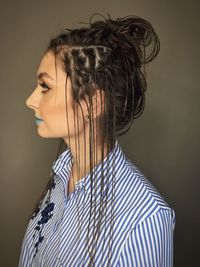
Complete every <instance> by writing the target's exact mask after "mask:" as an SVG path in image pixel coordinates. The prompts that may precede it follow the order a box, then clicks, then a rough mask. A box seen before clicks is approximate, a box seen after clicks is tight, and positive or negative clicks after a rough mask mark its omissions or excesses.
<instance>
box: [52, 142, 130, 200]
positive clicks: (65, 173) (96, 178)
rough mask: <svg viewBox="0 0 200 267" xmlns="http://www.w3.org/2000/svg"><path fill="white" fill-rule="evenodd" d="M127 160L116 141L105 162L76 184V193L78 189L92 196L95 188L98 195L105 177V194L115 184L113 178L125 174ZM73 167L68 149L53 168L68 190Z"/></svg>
mask: <svg viewBox="0 0 200 267" xmlns="http://www.w3.org/2000/svg"><path fill="white" fill-rule="evenodd" d="M125 158H126V156H125V154H124V153H123V151H122V148H121V146H120V144H119V143H118V141H117V139H116V141H115V146H114V148H113V149H112V150H111V151H110V152H109V153H108V155H107V156H106V157H105V158H104V160H103V161H102V162H100V163H99V164H98V165H96V166H95V167H94V168H93V170H92V171H91V172H90V173H89V174H87V175H86V176H84V177H83V178H82V179H80V180H79V181H77V182H76V184H75V192H76V191H77V190H78V189H83V190H84V191H85V192H86V193H88V194H90V193H91V189H92V188H95V194H97V195H98V194H99V193H100V191H101V185H102V177H104V179H103V183H104V187H103V192H104V191H105V190H106V189H107V188H108V187H109V186H110V184H111V183H112V182H113V178H114V177H115V178H116V177H117V176H119V175H120V173H121V172H123V168H124V165H125V164H124V163H125ZM71 167H72V154H71V152H70V149H69V148H67V149H66V150H65V151H64V152H63V153H62V154H61V155H60V156H59V157H58V159H57V160H56V161H55V162H54V163H53V166H52V168H53V170H54V172H55V174H57V176H58V178H60V179H61V180H62V181H63V183H64V186H65V188H67V184H68V180H69V175H70V172H71ZM102 175H103V176H102ZM91 183H92V184H91ZM66 192H67V191H66ZM101 193H102V192H101Z"/></svg>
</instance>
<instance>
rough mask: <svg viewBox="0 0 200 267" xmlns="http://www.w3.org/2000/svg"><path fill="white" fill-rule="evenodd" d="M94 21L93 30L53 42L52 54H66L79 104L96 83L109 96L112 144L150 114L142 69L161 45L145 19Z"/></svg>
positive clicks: (81, 30) (66, 33) (64, 59)
mask: <svg viewBox="0 0 200 267" xmlns="http://www.w3.org/2000/svg"><path fill="white" fill-rule="evenodd" d="M95 15H97V14H95ZM93 18H94V15H93V16H92V17H91V19H90V23H88V26H87V27H81V28H78V29H68V28H67V29H65V30H64V31H63V32H62V33H61V34H59V35H58V36H57V37H55V38H53V39H52V40H51V41H50V43H49V47H48V49H47V51H48V50H51V51H53V52H54V53H55V54H62V62H63V68H64V69H65V71H66V73H68V74H69V75H70V77H71V80H72V87H73V92H74V99H75V100H76V101H78V100H79V99H81V97H83V96H84V95H89V92H90V91H91V87H92V85H93V86H94V85H95V88H100V89H101V90H104V91H105V92H106V93H107V100H106V108H107V110H106V113H107V117H106V116H105V117H104V127H103V128H104V132H105V130H106V129H105V128H106V125H107V126H108V129H107V133H108V137H109V138H108V139H109V140H110V141H111V142H112V141H114V140H115V136H119V135H122V134H123V133H125V132H126V131H128V129H129V128H130V127H131V124H132V122H133V120H134V119H135V118H138V117H139V116H140V115H141V114H142V112H143V110H144V104H145V91H146V87H147V84H146V78H145V73H144V68H142V66H144V65H145V64H146V63H149V62H150V61H152V60H153V59H154V58H155V57H156V55H157V54H158V52H159V48H160V42H159V38H158V36H157V34H156V32H155V31H154V29H153V27H152V26H151V24H150V23H149V22H148V21H147V20H145V19H142V18H140V17H137V16H126V17H123V18H117V19H116V20H113V19H111V18H110V16H109V15H108V18H105V17H104V20H99V21H95V22H92V20H93ZM64 47H67V48H68V49H64ZM60 52H62V53H60ZM113 130H114V135H115V136H114V137H113ZM111 133H112V134H111Z"/></svg>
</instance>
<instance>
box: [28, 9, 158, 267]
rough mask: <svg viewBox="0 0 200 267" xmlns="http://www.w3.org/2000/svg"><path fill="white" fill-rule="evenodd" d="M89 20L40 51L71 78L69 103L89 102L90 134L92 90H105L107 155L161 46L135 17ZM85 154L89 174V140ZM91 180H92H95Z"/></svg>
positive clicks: (138, 100) (140, 99)
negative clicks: (55, 61)
mask: <svg viewBox="0 0 200 267" xmlns="http://www.w3.org/2000/svg"><path fill="white" fill-rule="evenodd" d="M95 15H97V14H95ZM93 18H94V15H93V16H92V17H91V18H90V22H89V23H85V24H86V25H87V26H84V27H80V28H77V29H68V28H67V29H64V30H63V31H62V32H61V33H59V34H58V35H57V36H56V37H54V38H52V39H51V40H50V42H49V45H48V47H47V49H46V51H45V53H46V52H49V51H51V52H53V54H54V55H55V56H56V57H57V56H58V58H59V61H60V62H61V64H62V68H63V70H64V71H65V72H66V75H69V77H70V79H71V84H72V93H73V98H74V101H75V102H76V103H78V104H79V103H80V100H82V99H86V97H88V98H89V104H88V114H89V119H90V132H91V136H92V134H93V130H94V129H93V123H92V120H93V119H92V118H93V117H92V115H93V114H92V108H91V105H92V102H91V97H92V95H93V93H94V91H95V90H97V89H98V90H100V91H101V92H104V94H105V99H104V106H105V107H104V110H103V112H102V114H101V118H100V119H101V133H98V135H99V136H101V137H102V140H104V141H106V142H107V145H108V150H109V151H111V150H112V148H113V147H114V144H115V141H116V138H117V137H118V136H120V135H122V134H124V133H126V132H127V131H128V130H129V129H130V127H131V125H132V123H133V120H134V119H136V118H138V117H139V116H140V115H141V114H142V112H143V110H144V106H145V91H146V89H147V82H146V73H145V65H146V64H147V63H149V62H151V61H152V60H153V59H154V58H155V57H156V56H157V54H158V52H159V49H160V42H159V38H158V36H157V34H156V32H155V31H154V29H153V27H152V25H151V24H150V23H149V22H148V21H147V20H145V19H143V18H140V17H138V16H133V15H130V16H125V17H122V18H117V19H115V20H114V19H111V18H110V15H108V18H105V17H103V16H102V20H98V21H95V22H92V19H93ZM91 136H90V137H91ZM59 142H60V144H59V149H58V153H57V157H56V159H57V158H58V156H59V154H61V150H62V146H63V145H64V146H65V148H66V144H65V143H64V142H63V140H62V139H59ZM65 148H64V149H65ZM90 150H91V151H90V160H91V171H92V169H93V167H94V166H95V163H94V162H92V160H93V157H92V156H91V155H93V154H92V152H94V150H95V148H94V147H93V143H92V141H90ZM102 160H103V158H102ZM54 175H55V173H54V172H52V173H51V177H50V180H49V182H48V184H47V186H46V188H45V189H44V191H43V193H42V195H41V197H40V199H39V200H38V202H37V203H36V206H35V209H34V213H33V216H32V218H33V217H34V216H36V214H37V213H38V212H39V210H40V204H41V203H42V200H43V198H44V196H45V195H46V194H47V192H48V193H49V197H50V193H51V189H52V188H53V186H54V183H53V177H54ZM91 179H93V182H94V179H95V178H94V177H92V178H91ZM105 184H106V181H104V177H103V176H102V184H101V186H102V188H103V187H105ZM93 185H94V183H93ZM93 190H95V188H93ZM101 191H102V190H101ZM92 204H93V203H92V197H91V210H90V214H92V212H96V206H95V209H94V208H92V207H93V206H94V205H92ZM101 205H104V206H102V207H103V209H106V207H107V206H106V207H105V204H103V202H102V203H101V204H100V206H101ZM106 205H107V204H106ZM100 209H101V208H100ZM105 214H106V213H105ZM105 214H103V215H101V216H100V215H99V216H97V217H96V219H97V220H98V223H97V224H95V223H94V225H97V226H96V229H95V231H94V233H96V236H97V237H98V235H99V234H98V231H99V229H100V226H99V225H100V224H101V221H102V216H104V215H105ZM111 232H112V231H111ZM88 235H89V230H88ZM88 240H89V237H88ZM93 240H94V241H93V242H92V243H89V241H88V244H87V245H88V247H87V248H86V250H87V251H88V252H89V255H90V263H89V266H93V264H94V258H95V246H96V244H97V240H98V238H93Z"/></svg>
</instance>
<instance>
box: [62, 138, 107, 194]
mask: <svg viewBox="0 0 200 267" xmlns="http://www.w3.org/2000/svg"><path fill="white" fill-rule="evenodd" d="M64 140H65V142H66V143H67V145H68V146H69V148H70V151H71V154H72V157H73V165H72V170H71V175H70V179H69V183H68V192H69V193H70V192H72V191H74V187H75V183H76V182H77V181H79V180H80V179H82V178H83V177H84V176H86V175H87V174H88V173H89V172H90V171H91V170H92V169H93V168H94V167H95V166H96V165H98V164H99V163H100V162H102V161H103V159H104V158H105V157H106V156H107V154H108V152H109V151H108V148H107V144H102V143H101V142H97V141H96V140H94V142H93V143H92V144H91V149H90V143H89V138H86V140H85V139H84V138H81V137H79V138H78V140H77V138H76V139H73V138H70V140H66V139H64ZM102 150H103V151H102ZM102 153H103V154H102Z"/></svg>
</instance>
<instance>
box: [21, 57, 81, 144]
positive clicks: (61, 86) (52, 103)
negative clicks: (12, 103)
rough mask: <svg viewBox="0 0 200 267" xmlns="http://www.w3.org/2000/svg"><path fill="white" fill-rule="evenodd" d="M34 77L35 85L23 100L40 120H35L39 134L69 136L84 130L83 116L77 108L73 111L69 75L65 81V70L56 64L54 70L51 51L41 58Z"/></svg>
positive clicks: (43, 135) (44, 135)
mask: <svg viewBox="0 0 200 267" xmlns="http://www.w3.org/2000/svg"><path fill="white" fill-rule="evenodd" d="M56 71H57V83H56ZM37 77H38V83H37V87H36V88H35V90H34V91H33V92H32V94H31V95H30V96H29V97H28V99H27V100H26V105H27V106H28V107H29V108H31V109H33V110H34V112H35V116H36V117H38V118H39V119H41V120H39V121H38V120H37V121H36V123H37V127H38V134H39V135H40V136H41V137H47V138H48V137H56V138H66V139H68V138H69V137H73V136H75V134H76V135H77V133H78V130H77V129H78V128H79V134H80V132H81V131H82V130H83V129H84V127H83V126H84V125H83V116H82V113H81V112H80V111H79V112H80V113H74V109H73V103H74V101H73V98H72V88H71V81H70V78H69V76H68V78H67V81H66V77H67V76H66V73H65V72H64V71H63V70H62V69H61V67H59V65H58V64H57V66H56V69H55V56H54V55H53V54H52V53H51V52H48V53H47V54H46V55H45V56H44V57H43V59H42V61H41V63H40V65H39V68H38V72H37ZM66 83H67V86H66ZM47 87H48V88H49V89H48V88H47ZM65 87H67V88H66V89H65ZM83 109H84V108H83ZM75 114H76V115H75ZM77 114H78V115H77ZM67 118H68V119H67ZM77 119H78V121H77ZM77 126H78V127H77Z"/></svg>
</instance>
